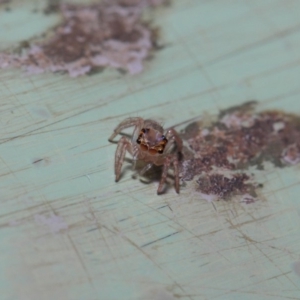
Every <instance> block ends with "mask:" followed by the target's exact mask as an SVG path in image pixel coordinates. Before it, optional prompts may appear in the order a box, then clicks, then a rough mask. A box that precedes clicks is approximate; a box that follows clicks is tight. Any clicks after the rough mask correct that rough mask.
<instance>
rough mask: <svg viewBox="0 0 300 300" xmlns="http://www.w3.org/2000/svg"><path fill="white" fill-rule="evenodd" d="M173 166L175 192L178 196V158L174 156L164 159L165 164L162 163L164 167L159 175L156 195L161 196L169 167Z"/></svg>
mask: <svg viewBox="0 0 300 300" xmlns="http://www.w3.org/2000/svg"><path fill="white" fill-rule="evenodd" d="M171 164H173V167H174V177H175V191H176V193H177V194H179V168H178V164H179V162H178V157H177V155H176V154H174V155H172V156H171V155H170V156H168V157H167V158H166V160H165V163H164V167H163V171H162V175H161V179H160V182H159V186H158V189H157V194H158V195H159V194H161V193H162V191H163V188H164V184H165V182H166V180H167V176H168V170H169V168H170V165H171Z"/></svg>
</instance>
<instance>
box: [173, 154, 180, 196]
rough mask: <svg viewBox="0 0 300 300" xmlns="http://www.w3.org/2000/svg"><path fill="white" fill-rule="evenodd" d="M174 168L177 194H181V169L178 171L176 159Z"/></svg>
mask: <svg viewBox="0 0 300 300" xmlns="http://www.w3.org/2000/svg"><path fill="white" fill-rule="evenodd" d="M173 167H174V177H175V190H176V193H177V194H179V169H178V159H174V161H173Z"/></svg>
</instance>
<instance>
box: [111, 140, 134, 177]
mask: <svg viewBox="0 0 300 300" xmlns="http://www.w3.org/2000/svg"><path fill="white" fill-rule="evenodd" d="M126 151H128V152H129V153H130V154H131V155H132V144H131V141H130V140H129V139H127V138H126V137H125V136H123V137H121V139H120V140H119V142H118V146H117V150H116V154H115V175H116V182H117V181H119V179H120V176H121V169H122V165H123V162H124V158H125V154H126Z"/></svg>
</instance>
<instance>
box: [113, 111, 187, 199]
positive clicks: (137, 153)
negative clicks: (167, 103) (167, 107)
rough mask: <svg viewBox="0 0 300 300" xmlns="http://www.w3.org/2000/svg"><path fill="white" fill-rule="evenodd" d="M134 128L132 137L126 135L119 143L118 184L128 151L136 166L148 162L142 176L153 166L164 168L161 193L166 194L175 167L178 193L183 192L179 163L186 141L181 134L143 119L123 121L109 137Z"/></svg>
mask: <svg viewBox="0 0 300 300" xmlns="http://www.w3.org/2000/svg"><path fill="white" fill-rule="evenodd" d="M131 126H134V130H133V134H132V138H131V139H129V138H127V137H125V136H122V137H121V139H120V140H119V142H118V146H117V150H116V153H115V175H116V182H117V181H118V180H119V179H120V175H121V168H122V165H123V161H124V158H125V154H126V151H128V152H129V153H130V154H131V155H132V156H133V165H134V166H135V164H136V161H137V160H142V161H144V162H146V163H147V164H146V166H145V167H144V168H143V169H142V170H141V172H140V174H141V175H142V174H144V173H145V172H147V171H148V170H149V169H150V168H151V167H152V166H153V165H157V166H161V165H163V171H162V176H161V180H160V182H159V186H158V189H157V194H160V193H162V191H163V187H164V183H165V181H166V179H167V173H168V169H169V167H170V165H171V164H173V167H174V176H175V190H176V192H177V193H179V168H178V164H179V160H180V157H181V151H182V140H181V138H180V137H179V135H178V133H177V132H176V131H175V130H174V129H173V128H171V129H168V130H167V131H166V133H165V134H164V129H163V127H162V126H161V125H160V124H159V123H157V122H156V121H153V120H144V119H142V118H138V117H136V118H128V119H125V120H124V121H122V122H121V123H120V124H119V125H118V126H117V127H116V128H115V130H114V133H113V134H112V135H111V137H110V138H109V141H110V142H112V141H113V139H114V138H115V137H116V136H117V135H118V134H119V133H120V132H121V131H122V130H123V129H125V128H128V127H131Z"/></svg>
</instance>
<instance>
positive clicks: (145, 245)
mask: <svg viewBox="0 0 300 300" xmlns="http://www.w3.org/2000/svg"><path fill="white" fill-rule="evenodd" d="M177 233H178V231H176V232H173V233H170V234H168V235H166V236H164V237H161V238H159V239H157V240H155V241H151V242H149V243H146V244H144V245H143V246H141V248H144V247H147V246H149V245H151V244H154V243H156V242H158V241H161V240H163V239H166V238H168V237H170V236H172V235H175V234H177Z"/></svg>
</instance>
